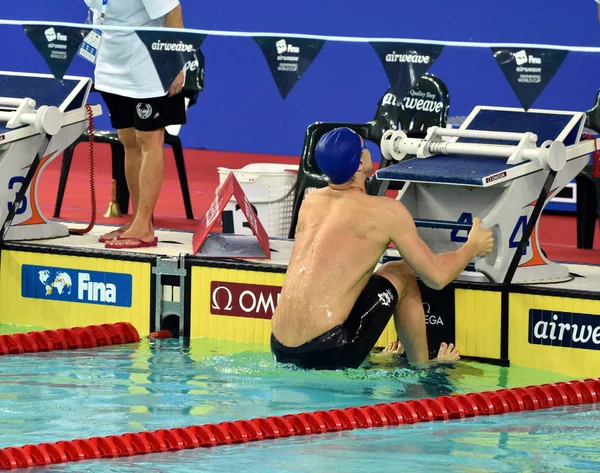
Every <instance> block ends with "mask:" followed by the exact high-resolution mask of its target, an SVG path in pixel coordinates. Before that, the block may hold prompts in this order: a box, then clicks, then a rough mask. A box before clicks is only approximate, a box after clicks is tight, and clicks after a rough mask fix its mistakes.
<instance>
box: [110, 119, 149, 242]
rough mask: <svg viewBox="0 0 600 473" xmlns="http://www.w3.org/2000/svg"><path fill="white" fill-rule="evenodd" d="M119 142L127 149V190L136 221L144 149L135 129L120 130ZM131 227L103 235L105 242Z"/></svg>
mask: <svg viewBox="0 0 600 473" xmlns="http://www.w3.org/2000/svg"><path fill="white" fill-rule="evenodd" d="M118 134H119V141H120V142H121V144H122V145H123V148H125V178H126V179H127V188H128V189H129V196H130V197H131V204H132V207H133V209H132V213H133V218H132V221H133V220H134V219H135V214H136V210H137V207H138V201H139V184H138V182H139V177H140V165H141V162H142V149H141V148H140V146H139V145H138V142H137V139H136V136H135V129H134V128H123V129H121V130H118ZM130 226H131V222H128V223H126V224H125V225H123V226H122V227H121V228H119V229H117V230H114V231H112V232H109V233H106V234H104V235H102V239H103V240H105V239H106V240H109V241H110V240H112V239H113V238H116V237H118V236H119V235H121V234H123V232H124V231H126V230H127V229H128V228H129V227H130Z"/></svg>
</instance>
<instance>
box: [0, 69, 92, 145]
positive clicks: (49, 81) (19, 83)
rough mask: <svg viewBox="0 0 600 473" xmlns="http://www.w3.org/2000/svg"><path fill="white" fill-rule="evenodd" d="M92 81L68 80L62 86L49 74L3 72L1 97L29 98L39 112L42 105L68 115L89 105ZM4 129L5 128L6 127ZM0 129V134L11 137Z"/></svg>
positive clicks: (6, 131) (65, 79) (74, 78)
mask: <svg viewBox="0 0 600 473" xmlns="http://www.w3.org/2000/svg"><path fill="white" fill-rule="evenodd" d="M89 85H91V79H88V78H84V77H65V78H64V79H63V80H62V82H59V81H58V80H56V79H55V78H54V77H53V76H51V75H46V74H36V75H27V74H20V73H19V74H17V73H10V72H2V71H0V97H11V98H20V99H22V98H26V97H27V98H30V99H33V100H35V101H36V108H39V107H40V106H42V105H48V106H55V107H59V108H60V110H61V111H63V112H68V111H70V110H75V109H78V108H81V107H83V106H84V105H85V104H86V101H87V96H88V93H89V87H88V86H89ZM3 125H4V124H3ZM3 125H0V134H3V133H8V132H10V131H12V129H7V128H5V127H4V126H3Z"/></svg>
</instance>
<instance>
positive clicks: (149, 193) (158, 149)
mask: <svg viewBox="0 0 600 473" xmlns="http://www.w3.org/2000/svg"><path fill="white" fill-rule="evenodd" d="M135 134H136V139H137V143H138V145H139V148H140V150H141V160H140V166H139V172H138V179H137V180H135V177H134V176H135V171H136V168H135V164H134V163H132V164H131V169H130V171H128V175H127V178H128V181H129V172H130V173H131V179H132V180H135V184H134V186H131V185H130V187H129V188H130V190H131V194H132V196H133V195H134V193H135V194H136V195H137V197H136V201H137V202H134V207H135V211H134V218H133V221H132V222H131V225H130V226H129V228H128V229H127V231H125V233H123V235H121V240H120V242H119V246H120V247H123V248H127V246H130V245H132V244H135V242H134V241H132V240H127V238H136V239H139V240H142V241H145V242H149V241H152V239H153V238H154V228H153V226H152V215H153V213H154V207H155V205H156V202H157V200H158V196H159V194H160V189H161V187H162V182H163V176H164V166H165V163H164V138H165V132H164V129H160V130H156V131H136V132H135Z"/></svg>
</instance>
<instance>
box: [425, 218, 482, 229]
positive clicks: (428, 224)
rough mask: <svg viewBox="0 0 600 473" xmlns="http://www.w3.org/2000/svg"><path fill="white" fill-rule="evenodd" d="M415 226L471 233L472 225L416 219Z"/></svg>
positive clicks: (450, 221)
mask: <svg viewBox="0 0 600 473" xmlns="http://www.w3.org/2000/svg"><path fill="white" fill-rule="evenodd" d="M415 225H416V226H417V227H421V228H445V229H446V230H465V231H467V232H468V231H471V228H473V225H471V224H470V223H459V222H453V221H452V220H430V219H423V218H416V219H415Z"/></svg>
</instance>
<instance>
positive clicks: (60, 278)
mask: <svg viewBox="0 0 600 473" xmlns="http://www.w3.org/2000/svg"><path fill="white" fill-rule="evenodd" d="M21 295H22V296H23V297H25V298H31V299H45V300H54V301H65V302H80V303H85V304H96V305H109V306H117V307H131V298H132V277H131V275H130V274H121V273H104V272H99V271H79V270H74V269H65V268H52V267H40V266H31V265H23V267H22V269H21Z"/></svg>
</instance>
